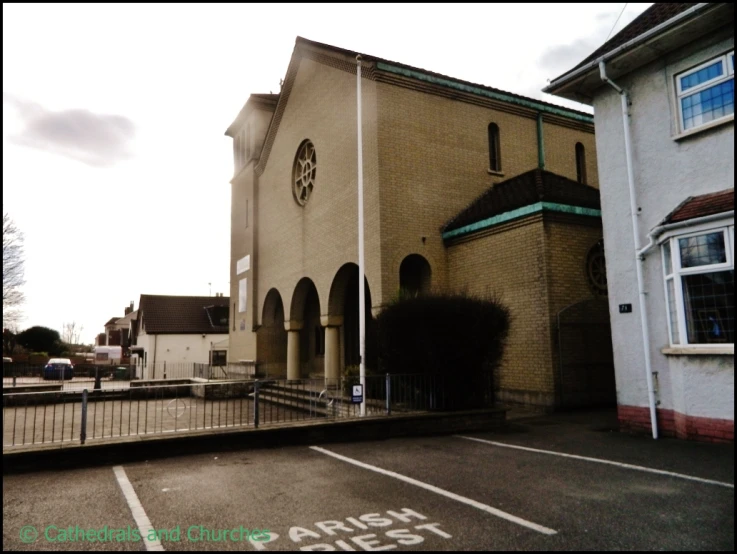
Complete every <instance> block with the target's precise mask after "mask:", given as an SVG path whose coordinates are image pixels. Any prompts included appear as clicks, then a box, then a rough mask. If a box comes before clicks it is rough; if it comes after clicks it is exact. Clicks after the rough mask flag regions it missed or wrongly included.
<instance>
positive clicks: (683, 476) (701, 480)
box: [456, 435, 734, 489]
mask: <svg viewBox="0 0 737 554" xmlns="http://www.w3.org/2000/svg"><path fill="white" fill-rule="evenodd" d="M456 437H458V438H459V439H466V440H469V441H476V442H483V443H484V444H491V445H493V446H501V447H502V448H514V449H517V450H526V451H527V452H537V453H539V454H550V455H552V456H561V457H563V458H573V459H574V460H583V461H585V462H596V463H599V464H607V465H611V466H616V467H623V468H625V469H635V470H637V471H644V472H646V473H655V474H657V475H667V476H669V477H678V478H679V479H687V480H689V481H696V482H698V483H705V484H707V485H717V486H719V487H727V488H728V489H733V488H734V485H733V484H732V483H724V482H722V481H714V480H712V479H704V478H702V477H694V476H692V475H686V474H684V473H676V472H674V471H665V470H663V469H653V468H650V467H645V466H636V465H633V464H625V463H623V462H615V461H612V460H602V459H601V458H589V457H588V456H579V455H577V454H566V453H565V452H555V451H553V450H540V449H538V448H530V447H527V446H517V445H515V444H506V443H503V442H495V441H489V440H484V439H477V438H476V437H464V436H461V435H456Z"/></svg>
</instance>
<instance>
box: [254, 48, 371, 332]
mask: <svg viewBox="0 0 737 554" xmlns="http://www.w3.org/2000/svg"><path fill="white" fill-rule="evenodd" d="M362 96H363V137H364V139H363V140H364V149H363V157H364V187H365V194H364V202H365V208H364V213H365V222H366V223H365V233H366V234H365V238H366V241H365V244H366V251H365V259H366V276H367V278H368V281H369V287H370V289H371V295H372V297H375V298H381V280H380V278H379V275H380V267H379V202H378V198H379V187H378V160H377V147H376V89H375V83H374V82H372V81H370V80H368V79H364V80H363V90H362ZM356 136H357V131H356V77H355V75H351V74H349V73H347V72H344V71H340V70H337V69H333V68H330V67H327V66H325V65H322V64H320V63H317V62H315V61H313V60H310V59H306V58H305V59H302V60H301V62H300V65H299V69H298V70H297V73H296V78H295V80H294V83H293V85H292V87H291V90H290V91H289V98H288V103H287V104H286V109H285V111H284V113H283V116H282V118H281V123H280V126H279V131H278V134H277V135H276V138H275V140H274V143H273V145H272V147H271V151H270V155H269V159H268V163H266V165H265V169H264V172H263V174H262V175H261V176H260V177H259V190H258V197H257V207H256V209H257V218H258V219H257V220H258V240H257V246H256V252H257V260H256V263H257V264H258V268H257V272H258V273H257V274H258V280H259V283H258V287H257V293H256V294H257V296H258V305H259V306H260V307H261V309H262V307H263V300H264V298H265V296H266V294H267V293H268V291H269V289H270V288H276V289H277V290H278V291H279V293H280V295H281V298H282V301H283V303H284V312H285V317H286V319H287V320H289V319H290V318H293V319H301V318H302V317H303V315H302V314H292V313H291V312H292V297H293V293H294V291H295V288H296V286H297V283H298V282H299V281H300V279H302V278H304V277H307V278H309V279H311V280H312V281H313V282H314V284H315V286H316V288H317V292H318V297H319V303H320V313H321V314H323V315H326V314H327V313H328V312H327V302H328V296H329V293H330V288H331V285H332V283H333V279H334V277H335V275H336V273H337V272H338V270H339V269H340V267H341V266H342V265H343V264H345V263H348V262H353V263H357V261H358V226H357V198H358V192H357V176H358V171H357V163H356V155H357V149H356V142H357V138H356ZM305 139H309V140H310V141H312V143H313V144H314V146H315V151H316V161H317V174H316V185H315V188H314V191H313V193H312V196H311V197H310V199H309V201H308V202H307V204H306V205H305V206H304V207H302V206H299V205H298V204H297V203H296V202H295V200H294V198H293V195H292V167H293V163H294V158H295V155H296V153H297V149H298V148H299V146H300V144H301V143H302V141H303V140H305ZM260 316H261V314H259V319H260Z"/></svg>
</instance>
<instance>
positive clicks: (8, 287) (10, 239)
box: [3, 214, 25, 326]
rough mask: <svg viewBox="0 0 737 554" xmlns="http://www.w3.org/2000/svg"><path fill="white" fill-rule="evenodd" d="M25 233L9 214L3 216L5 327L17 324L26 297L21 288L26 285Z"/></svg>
mask: <svg viewBox="0 0 737 554" xmlns="http://www.w3.org/2000/svg"><path fill="white" fill-rule="evenodd" d="M24 264H25V260H24V259H23V233H21V232H20V230H19V229H18V227H16V225H15V223H14V222H13V220H12V219H10V216H9V215H8V214H3V325H4V326H8V325H9V324H11V323H14V322H17V321H18V320H19V319H20V317H21V313H20V310H19V307H20V305H21V304H23V301H24V300H25V297H24V295H23V292H22V291H21V290H20V288H21V287H22V286H23V284H24V283H25V278H24Z"/></svg>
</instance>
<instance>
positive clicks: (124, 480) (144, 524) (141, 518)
mask: <svg viewBox="0 0 737 554" xmlns="http://www.w3.org/2000/svg"><path fill="white" fill-rule="evenodd" d="M113 471H114V472H115V477H116V478H117V479H118V485H120V490H122V491H123V494H124V495H125V500H126V502H128V507H129V508H130V510H131V513H132V514H133V519H135V520H136V525H138V530H139V531H140V532H141V538H142V539H143V544H144V545H145V546H146V550H153V551H155V552H163V551H164V547H163V546H162V545H161V541H160V540H159V539H156V540H152V541H149V540H148V539H147V537H148V536H149V533H150V532H151V530H152V529H153V525H151V521H150V520H149V519H148V516H147V515H146V512H145V511H144V509H143V506H142V505H141V502H140V500H138V495H137V494H136V491H135V490H133V485H131V482H130V481H129V480H128V476H127V475H126V474H125V470H124V469H123V466H115V467H114V468H113Z"/></svg>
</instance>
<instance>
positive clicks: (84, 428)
mask: <svg viewBox="0 0 737 554" xmlns="http://www.w3.org/2000/svg"><path fill="white" fill-rule="evenodd" d="M86 438H87V389H84V390H83V391H82V424H81V427H80V431H79V441H80V442H81V443H82V444H84V441H85V439H86Z"/></svg>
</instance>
